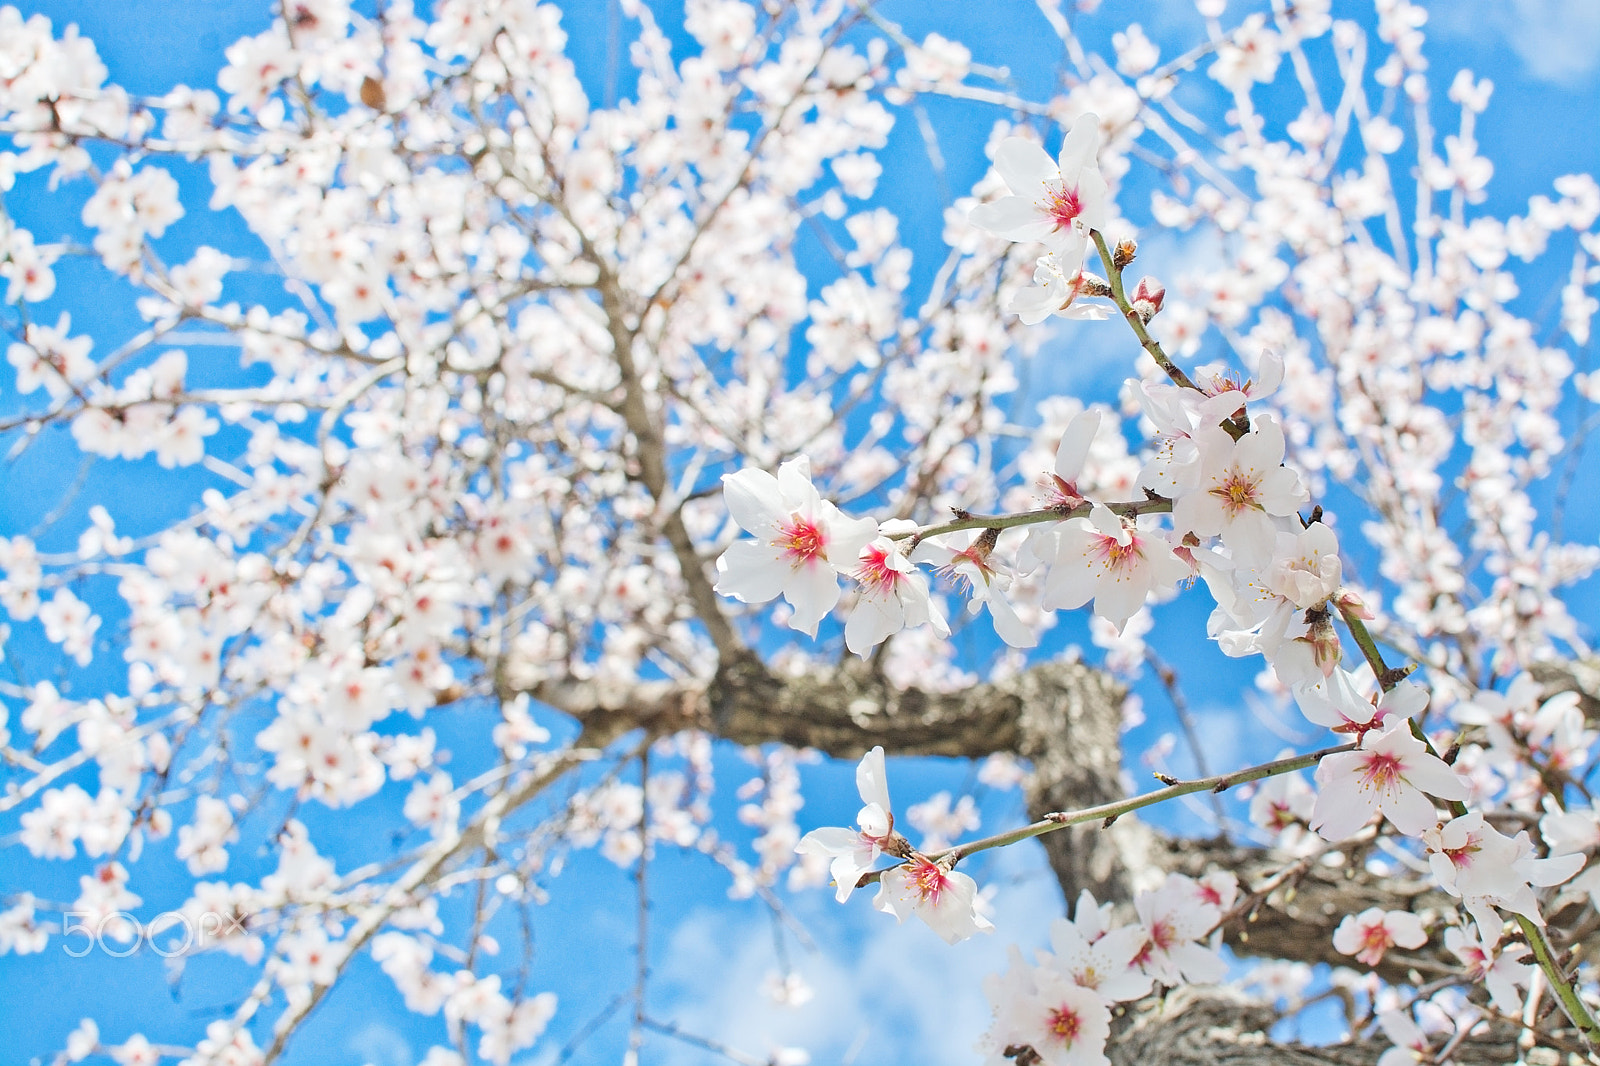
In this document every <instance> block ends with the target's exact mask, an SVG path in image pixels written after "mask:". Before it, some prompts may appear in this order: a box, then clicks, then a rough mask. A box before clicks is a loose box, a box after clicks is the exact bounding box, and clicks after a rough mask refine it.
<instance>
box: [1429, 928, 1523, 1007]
mask: <svg viewBox="0 0 1600 1066" xmlns="http://www.w3.org/2000/svg"><path fill="white" fill-rule="evenodd" d="M1478 928H1479V930H1480V931H1481V930H1482V929H1483V926H1481V925H1480V926H1479V927H1478ZM1499 933H1500V923H1499V922H1495V923H1494V926H1493V932H1492V934H1491V939H1490V940H1489V941H1488V942H1485V941H1483V940H1481V939H1479V937H1478V936H1477V935H1475V934H1474V932H1473V931H1472V930H1470V929H1460V928H1456V927H1454V926H1452V927H1451V928H1449V929H1446V930H1445V931H1444V946H1445V947H1446V948H1448V949H1449V950H1450V953H1451V954H1452V955H1454V956H1455V957H1456V958H1458V959H1460V960H1461V962H1462V964H1463V965H1464V966H1465V967H1466V974H1465V976H1466V977H1467V978H1468V979H1469V980H1472V981H1482V982H1483V986H1484V987H1485V988H1487V989H1488V990H1489V998H1490V1000H1491V1001H1492V1002H1493V1003H1494V1005H1495V1009H1497V1010H1499V1011H1502V1012H1503V1013H1505V1014H1509V1015H1512V1016H1513V1017H1514V1016H1516V1015H1519V1014H1521V1013H1522V1005H1523V1001H1522V996H1520V995H1518V994H1517V988H1518V986H1521V987H1523V988H1527V987H1528V985H1529V984H1530V982H1531V980H1532V977H1533V967H1532V966H1531V965H1529V964H1528V963H1525V962H1522V961H1520V960H1522V959H1525V958H1527V957H1528V955H1529V954H1530V949H1529V948H1528V946H1527V945H1526V944H1507V945H1506V946H1505V947H1503V948H1497V947H1496V944H1497V942H1498V941H1499V938H1500V937H1499Z"/></svg>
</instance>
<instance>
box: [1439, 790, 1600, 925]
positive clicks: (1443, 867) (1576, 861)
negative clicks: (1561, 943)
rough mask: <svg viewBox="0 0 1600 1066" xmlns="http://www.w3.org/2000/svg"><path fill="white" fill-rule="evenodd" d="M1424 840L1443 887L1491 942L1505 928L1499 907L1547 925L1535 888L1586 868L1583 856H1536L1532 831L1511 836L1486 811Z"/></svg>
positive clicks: (1470, 813) (1442, 826)
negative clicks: (1457, 900)
mask: <svg viewBox="0 0 1600 1066" xmlns="http://www.w3.org/2000/svg"><path fill="white" fill-rule="evenodd" d="M1422 839H1423V841H1424V842H1425V843H1426V844H1427V846H1428V865H1429V866H1430V867H1432V868H1433V875H1434V877H1435V878H1437V879H1438V882H1439V887H1441V888H1443V889H1444V890H1445V891H1446V892H1448V893H1450V894H1451V895H1452V896H1456V897H1457V898H1459V899H1460V900H1461V901H1462V904H1463V905H1464V906H1465V907H1466V908H1467V910H1468V911H1469V912H1471V914H1472V916H1473V917H1474V918H1475V919H1477V922H1478V928H1479V929H1481V930H1484V931H1485V933H1486V934H1487V935H1488V936H1489V938H1490V940H1489V942H1490V944H1493V943H1494V942H1495V940H1497V939H1498V932H1499V929H1500V919H1499V916H1498V915H1496V914H1495V912H1494V908H1495V907H1500V908H1503V909H1505V910H1508V911H1511V912H1512V913H1513V914H1520V915H1522V916H1523V917H1524V918H1527V919H1528V920H1530V921H1532V922H1533V923H1534V924H1535V925H1543V924H1544V917H1543V916H1542V915H1541V914H1540V913H1539V901H1538V899H1537V898H1536V897H1535V896H1534V893H1533V889H1534V887H1539V888H1546V887H1549V886H1550V885H1559V884H1561V883H1562V882H1563V881H1566V880H1568V879H1569V878H1571V877H1572V875H1573V874H1575V873H1577V872H1578V871H1579V870H1581V869H1582V868H1583V864H1584V857H1583V856H1582V855H1557V856H1554V857H1551V858H1546V859H1536V858H1534V857H1533V842H1532V841H1531V840H1529V839H1528V833H1527V830H1523V831H1522V832H1520V833H1518V834H1517V835H1516V836H1515V837H1508V836H1506V835H1505V834H1503V833H1501V832H1500V831H1499V830H1497V829H1495V828H1494V826H1492V825H1490V824H1488V822H1486V821H1484V817H1483V812H1481V811H1468V812H1467V813H1466V814H1463V815H1461V816H1460V817H1457V818H1452V819H1451V820H1450V821H1448V822H1445V823H1441V824H1440V825H1438V826H1437V827H1435V828H1432V829H1428V830H1427V831H1426V832H1424V833H1423V834H1422Z"/></svg>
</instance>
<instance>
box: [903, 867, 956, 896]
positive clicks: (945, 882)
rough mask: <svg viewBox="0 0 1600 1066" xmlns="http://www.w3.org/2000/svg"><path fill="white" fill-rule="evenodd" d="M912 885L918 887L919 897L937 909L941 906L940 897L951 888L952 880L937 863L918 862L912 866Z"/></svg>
mask: <svg viewBox="0 0 1600 1066" xmlns="http://www.w3.org/2000/svg"><path fill="white" fill-rule="evenodd" d="M911 883H912V884H913V885H914V886H916V890H917V895H918V896H920V897H922V899H923V901H924V902H926V903H931V904H933V905H934V906H935V907H937V906H938V905H939V897H940V896H942V895H943V894H944V890H945V889H946V888H948V887H949V885H950V879H949V878H948V877H946V876H945V875H944V871H943V870H942V869H940V868H939V865H938V864H937V863H932V862H916V863H913V864H912V866H911Z"/></svg>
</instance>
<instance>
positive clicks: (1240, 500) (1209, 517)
mask: <svg viewBox="0 0 1600 1066" xmlns="http://www.w3.org/2000/svg"><path fill="white" fill-rule="evenodd" d="M1195 443H1196V445H1197V446H1198V447H1199V449H1200V480H1199V485H1198V486H1197V487H1196V488H1195V489H1194V491H1192V492H1187V493H1185V494H1184V495H1182V496H1180V497H1179V498H1178V499H1177V500H1175V501H1174V502H1173V504H1172V524H1173V527H1174V528H1175V529H1178V530H1180V531H1193V532H1194V533H1196V534H1198V535H1200V536H1202V537H1208V536H1214V535H1217V534H1221V536H1222V542H1223V543H1224V544H1226V545H1227V546H1228V547H1230V548H1232V549H1233V550H1235V551H1237V552H1242V553H1244V555H1245V557H1246V558H1249V559H1261V558H1266V557H1267V556H1270V555H1271V554H1272V551H1273V548H1274V546H1275V543H1276V536H1277V532H1278V525H1277V523H1276V522H1274V521H1273V519H1274V518H1282V517H1286V516H1288V515H1292V514H1294V513H1295V510H1296V509H1297V508H1298V507H1299V506H1300V505H1301V504H1303V503H1305V502H1306V499H1307V496H1308V493H1307V491H1306V488H1305V486H1304V485H1303V484H1301V482H1300V475H1299V474H1296V473H1295V472H1294V471H1293V470H1290V469H1288V468H1287V467H1285V466H1283V454H1284V440H1283V429H1282V427H1280V426H1279V425H1278V423H1277V421H1276V420H1275V419H1273V418H1272V416H1270V415H1258V416H1256V417H1255V418H1254V419H1253V420H1252V421H1251V425H1250V432H1248V433H1246V434H1245V435H1244V436H1242V437H1240V438H1239V439H1238V440H1234V439H1233V438H1232V437H1230V436H1229V435H1228V434H1227V433H1226V432H1225V431H1224V430H1222V429H1221V428H1219V427H1217V426H1206V425H1202V426H1201V427H1200V428H1199V429H1198V430H1196V432H1195Z"/></svg>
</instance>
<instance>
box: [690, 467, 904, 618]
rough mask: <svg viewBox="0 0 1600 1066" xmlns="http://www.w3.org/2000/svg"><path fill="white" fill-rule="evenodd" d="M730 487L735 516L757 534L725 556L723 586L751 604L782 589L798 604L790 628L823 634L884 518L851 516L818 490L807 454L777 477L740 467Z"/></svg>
mask: <svg viewBox="0 0 1600 1066" xmlns="http://www.w3.org/2000/svg"><path fill="white" fill-rule="evenodd" d="M722 485H723V496H724V498H725V499H726V500H727V503H728V513H729V515H731V516H732V518H733V520H734V521H735V522H737V523H738V524H739V528H741V529H743V530H744V531H745V532H746V533H750V534H752V535H753V536H754V537H755V538H756V539H755V540H741V541H736V542H735V543H733V544H731V545H729V547H728V550H727V551H725V552H723V553H722V555H721V557H719V558H718V559H717V575H718V576H717V585H716V589H717V591H718V592H720V593H721V594H722V595H724V596H732V597H733V598H734V599H736V600H739V601H741V602H743V603H765V602H767V601H768V600H770V599H773V598H775V597H777V596H779V595H782V596H783V598H784V599H786V600H788V601H789V605H790V606H791V607H793V608H794V614H793V615H791V616H790V618H789V625H790V627H791V628H794V629H797V630H799V631H800V632H802V633H806V634H808V635H810V636H813V637H814V636H816V635H817V626H818V625H820V624H821V622H822V619H823V617H824V616H825V615H826V614H827V613H828V612H829V611H831V610H833V606H834V604H836V603H838V602H839V575H840V574H844V573H849V572H850V571H851V570H853V569H855V568H856V566H857V564H858V557H859V556H860V554H861V550H862V549H863V548H864V547H866V545H867V542H868V541H870V540H871V539H872V538H873V537H874V536H875V535H876V534H877V532H878V524H877V523H876V522H874V521H873V520H872V519H870V518H849V517H847V516H846V515H845V514H844V513H843V512H841V511H840V510H839V509H838V508H837V507H835V506H834V505H833V504H832V503H829V502H828V501H827V500H824V499H823V498H822V497H821V496H820V495H818V493H817V490H816V487H815V486H813V485H812V484H811V463H810V460H808V459H807V458H806V457H805V456H800V457H798V458H795V459H791V460H789V461H788V462H787V463H784V464H783V465H782V466H780V467H779V468H778V476H777V477H773V476H772V475H771V474H769V473H767V472H766V471H764V470H740V471H738V472H737V473H733V474H728V475H725V476H724V477H723V479H722Z"/></svg>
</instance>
